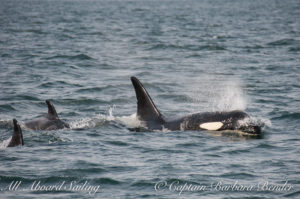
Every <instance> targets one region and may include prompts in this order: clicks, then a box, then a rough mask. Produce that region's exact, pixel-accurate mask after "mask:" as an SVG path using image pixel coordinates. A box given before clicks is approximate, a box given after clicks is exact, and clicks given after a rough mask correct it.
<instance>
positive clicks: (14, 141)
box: [7, 119, 24, 147]
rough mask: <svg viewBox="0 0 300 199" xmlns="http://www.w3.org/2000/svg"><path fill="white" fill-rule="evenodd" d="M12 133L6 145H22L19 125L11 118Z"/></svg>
mask: <svg viewBox="0 0 300 199" xmlns="http://www.w3.org/2000/svg"><path fill="white" fill-rule="evenodd" d="M13 124H14V133H13V135H12V137H11V139H10V142H9V143H8V145H7V147H14V146H18V145H24V142H23V134H22V130H21V127H20V125H19V124H18V121H17V120H16V119H13Z"/></svg>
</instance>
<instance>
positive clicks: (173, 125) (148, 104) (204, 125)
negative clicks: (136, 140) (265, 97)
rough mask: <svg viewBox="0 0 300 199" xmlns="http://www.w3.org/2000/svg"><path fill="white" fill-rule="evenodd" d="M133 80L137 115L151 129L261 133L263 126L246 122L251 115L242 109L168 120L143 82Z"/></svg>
mask: <svg viewBox="0 0 300 199" xmlns="http://www.w3.org/2000/svg"><path fill="white" fill-rule="evenodd" d="M131 82H132V84H133V87H134V89H135V93H136V98H137V117H138V119H139V120H140V121H142V123H143V124H144V125H145V126H146V128H147V129H149V130H163V129H168V130H171V131H176V130H181V131H183V130H195V131H201V130H206V131H207V130H208V131H225V130H232V131H234V130H238V131H241V132H243V133H246V134H250V135H259V134H261V131H262V126H261V125H257V124H252V123H251V122H245V121H247V120H250V117H249V115H248V114H247V113H245V112H243V111H240V110H235V111H228V112H205V113H195V114H191V115H188V116H185V117H181V118H178V119H175V120H168V119H166V118H165V117H164V116H163V115H162V114H161V113H160V112H159V110H158V109H157V108H156V106H155V104H154V103H153V101H152V99H151V97H150V95H149V94H148V92H147V90H146V89H145V88H144V86H143V85H142V83H141V82H140V81H139V80H138V79H137V78H136V77H131Z"/></svg>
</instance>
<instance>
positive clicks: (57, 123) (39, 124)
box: [25, 100, 70, 130]
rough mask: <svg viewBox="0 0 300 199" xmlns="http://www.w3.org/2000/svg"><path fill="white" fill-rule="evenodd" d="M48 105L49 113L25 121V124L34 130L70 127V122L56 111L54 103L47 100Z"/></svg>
mask: <svg viewBox="0 0 300 199" xmlns="http://www.w3.org/2000/svg"><path fill="white" fill-rule="evenodd" d="M46 104H47V105H48V114H47V115H45V116H44V117H41V118H38V119H35V120H31V121H29V122H25V126H26V127H27V128H29V129H32V130H56V129H63V128H70V126H69V124H67V123H65V122H63V121H61V120H60V119H59V117H58V115H57V113H56V110H55V108H54V106H53V104H52V103H51V102H50V101H49V100H46Z"/></svg>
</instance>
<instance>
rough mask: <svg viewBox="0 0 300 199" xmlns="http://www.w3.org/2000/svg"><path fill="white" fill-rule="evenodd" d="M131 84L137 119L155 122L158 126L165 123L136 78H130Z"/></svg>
mask: <svg viewBox="0 0 300 199" xmlns="http://www.w3.org/2000/svg"><path fill="white" fill-rule="evenodd" d="M131 82H132V84H133V87H134V89H135V94H136V99H137V115H138V117H139V119H140V120H143V121H151V122H156V123H158V124H163V123H165V120H164V118H163V116H162V114H161V113H160V112H159V111H158V109H157V108H156V106H155V104H154V103H153V101H152V99H151V97H150V95H149V94H148V92H147V90H146V89H145V88H144V86H143V85H142V83H141V82H140V81H139V80H138V79H137V78H136V77H131Z"/></svg>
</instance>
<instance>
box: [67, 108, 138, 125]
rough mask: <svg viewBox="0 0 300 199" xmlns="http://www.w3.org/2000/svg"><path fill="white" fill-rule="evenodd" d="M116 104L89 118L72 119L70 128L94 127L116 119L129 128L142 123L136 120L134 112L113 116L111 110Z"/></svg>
mask: <svg viewBox="0 0 300 199" xmlns="http://www.w3.org/2000/svg"><path fill="white" fill-rule="evenodd" d="M115 108H116V106H115V105H114V106H111V107H109V108H108V110H107V113H106V114H101V113H99V114H97V115H95V116H94V117H91V118H81V119H79V120H76V121H73V122H71V123H70V128H71V129H80V128H94V127H96V126H99V125H103V124H104V123H105V122H111V121H116V122H120V123H122V124H124V125H126V126H128V127H129V128H137V127H141V126H142V123H141V121H140V120H138V118H137V116H136V114H132V115H129V116H120V117H118V116H114V114H113V112H114V110H115Z"/></svg>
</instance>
